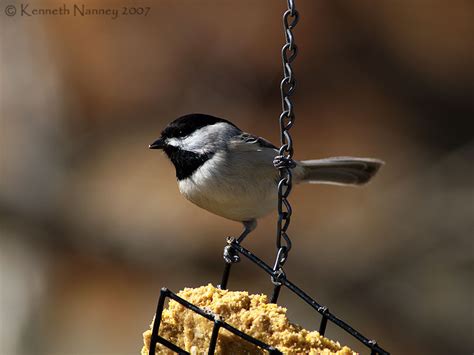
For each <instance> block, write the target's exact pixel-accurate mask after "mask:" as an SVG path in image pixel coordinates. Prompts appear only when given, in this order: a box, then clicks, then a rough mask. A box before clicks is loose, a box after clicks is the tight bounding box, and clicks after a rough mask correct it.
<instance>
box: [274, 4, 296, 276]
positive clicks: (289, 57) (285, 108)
mask: <svg viewBox="0 0 474 355" xmlns="http://www.w3.org/2000/svg"><path fill="white" fill-rule="evenodd" d="M287 2H288V10H286V11H285V13H284V14H283V28H284V31H285V39H286V42H285V44H284V45H283V47H282V49H281V59H282V64H283V79H282V81H281V83H280V92H281V106H282V113H281V115H280V119H279V123H280V143H281V148H280V150H279V153H278V154H279V155H278V156H277V157H276V158H275V160H274V165H275V167H276V168H278V170H279V175H280V181H279V183H278V222H277V238H276V246H277V249H278V254H277V257H276V260H275V266H274V268H273V269H274V270H279V271H280V273H281V275H282V276H284V273H283V271H282V266H283V264H284V263H285V262H286V260H287V258H288V252H289V251H290V249H291V240H290V237H289V236H288V234H287V233H286V231H287V230H288V227H289V225H290V220H291V213H292V209H291V205H290V202H289V201H288V196H289V194H290V192H291V188H292V172H291V169H292V168H294V167H295V163H294V161H293V141H292V139H291V135H290V129H291V127H292V126H293V124H294V122H295V114H294V112H293V103H292V102H291V99H290V97H291V95H292V94H293V92H294V90H295V85H296V81H295V77H294V74H293V69H292V68H291V63H292V62H293V61H294V60H295V58H296V55H297V53H298V48H297V47H296V44H295V39H294V36H293V32H292V30H293V29H294V28H295V26H296V24H297V23H298V19H299V14H298V11H296V8H295V1H294V0H287ZM273 281H274V283H277V284H278V280H273Z"/></svg>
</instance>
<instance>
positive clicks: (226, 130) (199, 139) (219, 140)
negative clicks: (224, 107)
mask: <svg viewBox="0 0 474 355" xmlns="http://www.w3.org/2000/svg"><path fill="white" fill-rule="evenodd" d="M236 130H237V129H236V128H235V127H233V126H231V125H229V124H228V123H226V122H219V123H216V124H213V125H210V126H205V127H202V128H200V129H198V130H196V131H195V132H193V133H192V134H190V135H189V136H187V137H183V138H169V139H167V140H166V143H167V144H169V145H171V146H173V147H177V148H181V149H183V150H187V151H191V152H195V153H201V154H203V153H207V152H210V151H214V150H215V149H216V148H221V147H223V146H224V145H225V144H226V142H227V139H228V138H229V137H231V136H233V135H235V131H236Z"/></svg>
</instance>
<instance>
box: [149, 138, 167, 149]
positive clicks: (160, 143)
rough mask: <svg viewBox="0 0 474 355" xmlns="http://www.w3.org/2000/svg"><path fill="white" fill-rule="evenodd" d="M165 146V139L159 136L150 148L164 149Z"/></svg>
mask: <svg viewBox="0 0 474 355" xmlns="http://www.w3.org/2000/svg"><path fill="white" fill-rule="evenodd" d="M164 147H165V141H164V139H162V138H158V139H157V140H156V141H154V142H153V143H151V144H150V145H149V146H148V148H150V149H163V148H164Z"/></svg>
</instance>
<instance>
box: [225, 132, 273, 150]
mask: <svg viewBox="0 0 474 355" xmlns="http://www.w3.org/2000/svg"><path fill="white" fill-rule="evenodd" d="M229 143H230V145H231V146H232V147H233V148H234V149H238V150H241V151H263V150H266V149H276V150H278V148H277V147H275V146H274V145H273V144H272V143H271V142H269V141H267V140H266V139H264V138H262V137H258V136H254V135H253V134H250V133H245V132H243V133H241V134H239V135H237V136H235V137H232V139H231V140H230V142H229Z"/></svg>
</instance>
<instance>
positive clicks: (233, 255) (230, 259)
mask: <svg viewBox="0 0 474 355" xmlns="http://www.w3.org/2000/svg"><path fill="white" fill-rule="evenodd" d="M229 240H233V238H232V239H230V238H229V239H228V241H227V243H229ZM224 260H225V262H226V263H227V264H234V263H238V262H239V261H240V256H239V254H238V253H237V251H236V250H235V249H233V248H232V246H231V245H226V246H225V247H224Z"/></svg>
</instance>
